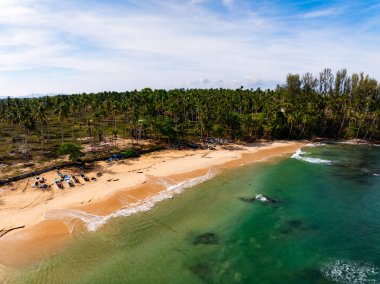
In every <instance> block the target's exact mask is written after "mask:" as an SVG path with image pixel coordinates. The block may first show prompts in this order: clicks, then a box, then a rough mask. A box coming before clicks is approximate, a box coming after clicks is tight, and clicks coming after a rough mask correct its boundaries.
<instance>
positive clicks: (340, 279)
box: [321, 259, 380, 284]
mask: <svg viewBox="0 0 380 284" xmlns="http://www.w3.org/2000/svg"><path fill="white" fill-rule="evenodd" d="M321 273H322V274H323V275H324V276H325V277H326V278H327V279H329V280H330V281H333V282H335V283H342V284H354V283H355V284H365V283H379V280H380V279H379V273H380V272H379V269H378V268H377V267H375V266H373V265H371V264H368V263H362V262H354V261H348V260H341V259H338V260H334V261H332V262H329V263H326V264H324V265H323V266H322V267H321Z"/></svg>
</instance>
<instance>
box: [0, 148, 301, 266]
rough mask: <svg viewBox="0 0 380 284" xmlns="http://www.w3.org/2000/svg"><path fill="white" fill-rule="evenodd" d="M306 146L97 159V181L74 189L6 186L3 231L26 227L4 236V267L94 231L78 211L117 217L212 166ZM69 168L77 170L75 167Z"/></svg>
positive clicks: (0, 260) (0, 246)
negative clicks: (77, 213)
mask: <svg viewBox="0 0 380 284" xmlns="http://www.w3.org/2000/svg"><path fill="white" fill-rule="evenodd" d="M304 144H305V143H302V142H291V141H278V142H270V143H258V144H247V145H244V146H241V145H236V144H230V145H228V146H225V147H223V148H222V147H220V148H218V149H217V150H180V151H179V150H165V151H160V152H156V153H151V154H147V155H144V156H142V157H140V158H136V159H129V160H121V161H114V162H112V163H111V164H108V163H107V162H97V163H95V165H94V168H93V170H91V171H89V172H87V173H86V175H88V176H89V177H90V178H91V177H96V174H97V173H101V176H100V177H96V178H97V181H89V182H85V181H84V180H80V183H81V184H79V185H78V184H76V186H75V187H72V188H70V187H68V186H67V185H66V186H65V189H63V190H61V189H58V188H57V187H56V186H53V187H52V189H50V190H46V191H42V190H40V189H36V188H34V187H32V182H31V181H32V179H31V180H29V181H28V180H23V181H19V182H16V183H14V184H13V185H6V186H3V187H1V188H0V190H1V191H0V201H1V211H0V218H1V221H0V230H2V229H10V228H16V227H21V226H25V228H20V229H17V230H14V231H11V232H9V233H7V234H6V235H4V236H3V237H2V238H0V270H1V266H4V267H13V268H17V267H23V266H25V265H28V264H31V263H33V262H35V261H38V260H40V259H44V258H46V257H47V256H49V255H51V254H52V253H53V252H55V251H59V250H60V249H62V248H64V246H65V245H66V244H67V243H68V241H69V240H70V239H71V238H75V233H76V232H80V231H82V230H86V229H89V228H88V224H86V223H85V222H83V221H81V219H80V218H79V217H80V216H77V217H76V216H75V215H73V214H72V212H79V213H80V214H84V215H86V214H87V215H89V216H95V217H96V216H99V218H104V217H105V216H110V215H111V216H110V218H111V217H112V216H113V215H112V214H114V212H117V211H119V210H121V209H122V210H124V209H126V210H130V211H131V212H134V211H133V210H134V208H143V209H144V206H145V207H146V206H148V205H149V206H151V204H152V202H153V201H154V200H156V199H157V198H158V199H157V200H160V198H167V196H163V197H162V196H161V197H160V196H159V194H163V193H165V190H167V189H168V187H170V186H175V185H178V184H181V183H185V182H188V183H189V185H191V184H192V183H191V181H192V180H193V179H201V180H202V179H207V178H209V177H208V176H207V174H208V173H209V170H210V169H212V171H213V172H214V173H217V172H219V171H223V170H226V169H229V168H235V167H239V166H241V165H244V164H248V163H252V162H256V161H261V160H265V159H269V158H272V157H276V156H281V155H285V154H291V153H294V152H295V151H296V150H297V149H299V148H301V147H302V146H303V145H304ZM63 172H64V173H67V174H69V175H72V174H77V170H76V169H74V168H73V169H67V170H63ZM56 176H57V172H56V171H52V172H49V173H45V174H43V175H41V177H43V178H45V179H46V180H48V181H52V180H54V178H55V177H56ZM195 181H196V180H195ZM11 189H13V190H11ZM170 197H171V196H169V198H170ZM152 198H153V199H152ZM154 198H155V199H154ZM138 206H140V207H138ZM143 209H142V210H143ZM144 210H145V209H144ZM70 214H71V215H70ZM102 216H103V217H102ZM116 216H117V215H116ZM99 218H98V219H99ZM86 226H87V227H86ZM100 226H101V224H100V225H99V227H100ZM96 228H97V227H96ZM96 228H94V229H96ZM26 251H28V253H27V254H25V252H26Z"/></svg>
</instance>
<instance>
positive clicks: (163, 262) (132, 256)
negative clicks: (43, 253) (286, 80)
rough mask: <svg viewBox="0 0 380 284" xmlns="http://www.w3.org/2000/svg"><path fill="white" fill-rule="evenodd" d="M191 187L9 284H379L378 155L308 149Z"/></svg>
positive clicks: (355, 148)
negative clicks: (260, 195) (259, 196)
mask: <svg viewBox="0 0 380 284" xmlns="http://www.w3.org/2000/svg"><path fill="white" fill-rule="evenodd" d="M211 171H212V170H211ZM208 176H209V177H211V176H213V174H212V173H211V174H209V175H208ZM190 185H194V186H193V187H191V188H187V189H184V188H185V187H188V186H183V185H180V186H178V187H177V189H178V188H181V190H180V191H183V192H182V193H181V194H175V195H174V198H171V199H165V200H162V201H161V202H159V203H157V204H156V205H155V206H154V207H152V206H151V207H149V208H148V209H149V210H140V212H138V213H136V214H132V215H131V214H129V215H130V216H128V217H127V216H123V214H114V215H113V216H112V218H107V219H106V220H104V219H102V220H100V221H101V224H100V225H99V224H96V226H95V225H94V224H93V223H91V224H87V225H88V226H90V227H89V228H91V229H92V230H91V231H88V232H75V233H74V240H73V241H72V242H71V243H70V244H69V245H68V246H67V248H65V250H64V251H63V252H60V253H58V254H56V255H54V256H52V257H51V258H49V259H47V260H44V261H41V262H39V263H37V264H35V265H33V266H31V267H28V268H26V269H24V270H23V271H18V272H17V273H16V274H17V275H16V276H15V278H14V282H15V283H263V284H264V283H294V284H297V283H321V284H322V283H380V148H379V147H376V146H370V145H349V144H337V143H320V144H314V145H308V146H305V147H303V148H302V149H301V150H299V151H297V153H295V154H294V155H293V156H291V155H289V156H286V157H280V158H275V159H270V160H268V161H265V162H258V163H254V164H251V165H244V166H241V167H239V168H235V169H232V170H228V171H224V172H222V173H216V176H215V177H212V178H210V179H206V178H201V179H198V180H194V181H193V183H190ZM177 189H176V190H177ZM183 189H184V190H183ZM258 194H262V195H263V196H262V197H261V198H256V197H257V195H258ZM162 199H164V198H162ZM124 215H128V214H124ZM95 221H96V220H95ZM97 221H99V220H97ZM98 225H99V226H98ZM91 226H92V227H91Z"/></svg>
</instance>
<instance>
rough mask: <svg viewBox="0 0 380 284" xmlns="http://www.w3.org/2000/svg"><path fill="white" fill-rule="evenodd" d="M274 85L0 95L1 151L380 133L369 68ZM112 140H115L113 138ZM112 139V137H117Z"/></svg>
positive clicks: (22, 155)
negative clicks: (120, 140)
mask: <svg viewBox="0 0 380 284" xmlns="http://www.w3.org/2000/svg"><path fill="white" fill-rule="evenodd" d="M285 82H286V83H285V84H284V85H278V86H277V87H276V89H274V90H265V91H263V90H261V89H257V90H253V89H244V88H239V89H236V90H231V89H209V90H206V89H189V90H187V89H175V90H152V89H148V88H147V89H143V90H141V91H131V92H120V93H117V92H101V93H96V94H74V95H70V96H68V95H59V96H51V97H43V98H25V99H17V98H8V99H3V100H0V131H1V133H0V157H2V159H4V160H12V161H14V160H18V161H20V159H25V160H27V159H29V157H30V156H32V157H33V158H35V157H36V156H37V157H39V158H41V157H43V159H46V158H53V156H54V154H55V153H56V149H57V148H58V147H59V146H60V145H61V144H62V143H63V142H68V141H71V142H73V143H78V144H79V143H87V144H91V145H94V146H95V145H96V144H97V143H100V142H103V141H105V140H106V138H110V137H113V138H120V137H123V138H131V139H133V142H134V143H136V142H138V140H140V139H144V138H151V139H153V140H157V138H158V139H167V141H168V142H169V143H174V142H175V140H177V139H185V140H194V141H195V140H200V139H203V138H206V137H220V138H227V139H231V140H233V139H247V140H255V139H260V138H273V139H277V138H279V139H308V138H311V137H326V138H341V139H345V138H359V139H367V140H380V85H379V83H378V82H377V81H376V80H375V79H373V78H371V77H370V76H368V75H365V74H363V73H361V74H355V73H354V74H352V75H349V74H348V73H347V71H346V70H345V69H343V70H339V71H338V72H336V74H333V73H332V71H331V70H330V69H325V70H323V71H322V72H321V73H319V74H318V75H317V76H313V75H312V74H310V73H306V74H304V75H298V74H289V75H288V76H287V78H286V81H285ZM115 141H116V140H115ZM115 145H116V143H115Z"/></svg>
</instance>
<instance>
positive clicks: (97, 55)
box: [0, 0, 380, 95]
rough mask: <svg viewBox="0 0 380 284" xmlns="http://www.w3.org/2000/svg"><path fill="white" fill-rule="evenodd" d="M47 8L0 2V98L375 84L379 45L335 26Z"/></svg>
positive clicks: (169, 4) (171, 11)
mask: <svg viewBox="0 0 380 284" xmlns="http://www.w3.org/2000/svg"><path fill="white" fill-rule="evenodd" d="M53 2H54V1H53ZM224 2H229V3H225V4H228V5H231V4H233V5H234V6H237V5H238V2H237V1H235V2H234V3H233V1H224ZM51 3H52V2H51V1H47V0H1V2H0V28H1V27H3V28H2V29H0V95H25V94H29V93H57V92H63V93H71V92H82V91H86V92H91V91H102V90H126V89H134V88H142V87H147V86H149V87H153V88H160V87H174V86H175V87H191V86H210V87H222V86H223V87H232V88H235V87H240V86H239V85H244V86H246V87H249V86H256V85H257V84H258V83H262V84H263V85H265V84H272V83H273V85H275V83H274V82H280V81H283V79H284V78H285V76H286V74H287V73H289V72H300V73H302V72H306V71H311V72H318V71H320V70H321V69H322V68H324V67H332V68H342V67H347V68H349V69H350V70H352V71H361V70H363V71H366V72H370V73H371V75H373V76H375V77H376V76H378V77H380V73H379V71H378V68H377V66H379V63H380V56H379V55H380V52H379V51H378V49H377V43H376V41H378V40H376V39H375V40H374V41H366V37H365V35H364V36H363V37H361V35H357V34H355V33H351V34H350V37H347V36H346V34H347V33H346V32H347V30H344V29H343V30H342V29H340V28H339V27H332V26H326V27H317V28H315V27H313V28H310V27H303V26H302V25H299V26H293V24H292V23H289V22H287V21H286V20H284V19H282V18H276V17H268V16H267V15H262V14H259V13H258V12H252V11H244V12H242V13H241V14H240V15H239V16H234V17H230V18H228V17H226V16H225V15H222V16H220V15H218V14H217V13H213V12H210V11H209V10H206V9H205V8H202V5H203V1H201V0H192V1H189V2H187V4H183V2H182V3H179V2H177V1H176V0H170V1H165V2H164V3H162V1H157V2H152V3H151V4H154V5H153V6H149V5H148V4H147V3H146V2H144V4H137V5H145V6H143V7H140V6H137V7H136V6H127V7H126V6H122V5H121V6H117V7H115V6H111V5H103V6H96V5H87V6H86V5H85V4H83V5H85V7H83V6H82V7H79V6H78V5H80V3H79V2H77V1H71V0H68V1H65V2H56V4H55V5H54V6H53V5H52V4H51ZM57 3H59V4H57ZM81 3H86V1H83V2H82V1H81ZM136 3H139V2H136ZM57 5H59V6H58V7H57ZM232 10H234V12H233V13H235V12H236V11H235V10H239V9H232ZM320 15H321V13H320ZM312 16H313V17H315V16H316V14H314V15H312ZM309 17H310V15H309ZM311 18H312V17H311ZM364 47H365V49H366V52H365V53H364V52H363V48H364ZM199 78H207V79H203V80H199ZM247 78H248V79H247ZM179 82H184V83H179ZM186 82H187V83H186ZM268 82H269V83H268Z"/></svg>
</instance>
